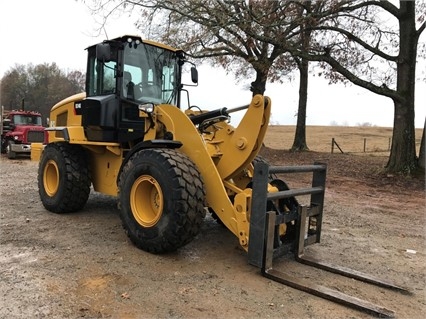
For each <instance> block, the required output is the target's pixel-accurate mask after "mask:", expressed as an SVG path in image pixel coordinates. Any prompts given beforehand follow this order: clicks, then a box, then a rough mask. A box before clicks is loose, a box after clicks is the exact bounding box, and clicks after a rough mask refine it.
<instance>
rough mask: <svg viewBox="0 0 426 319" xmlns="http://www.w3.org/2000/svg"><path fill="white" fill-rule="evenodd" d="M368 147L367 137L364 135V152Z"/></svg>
mask: <svg viewBox="0 0 426 319" xmlns="http://www.w3.org/2000/svg"><path fill="white" fill-rule="evenodd" d="M366 148H367V139H366V138H365V137H364V153H365V149H366Z"/></svg>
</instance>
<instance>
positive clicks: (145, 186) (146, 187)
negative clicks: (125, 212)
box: [130, 175, 163, 227]
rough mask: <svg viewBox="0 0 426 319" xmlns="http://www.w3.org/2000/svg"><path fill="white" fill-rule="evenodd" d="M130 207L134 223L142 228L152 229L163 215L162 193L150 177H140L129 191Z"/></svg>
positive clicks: (158, 185) (157, 184)
mask: <svg viewBox="0 0 426 319" xmlns="http://www.w3.org/2000/svg"><path fill="white" fill-rule="evenodd" d="M130 206H131V209H132V213H133V216H134V217H135V219H136V221H137V222H138V223H139V224H140V225H142V226H144V227H152V226H154V225H155V224H156V223H157V222H158V221H159V220H160V217H161V215H162V213H163V192H162V191H161V187H160V184H159V183H158V182H157V181H156V180H155V178H153V177H152V176H147V175H142V176H140V177H139V178H138V179H137V180H136V181H135V182H134V184H133V186H132V189H131V191H130Z"/></svg>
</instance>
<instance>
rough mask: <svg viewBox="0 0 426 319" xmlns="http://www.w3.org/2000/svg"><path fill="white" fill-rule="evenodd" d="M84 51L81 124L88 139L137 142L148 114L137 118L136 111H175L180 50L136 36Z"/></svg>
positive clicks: (179, 86) (117, 39)
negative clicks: (163, 107)
mask: <svg viewBox="0 0 426 319" xmlns="http://www.w3.org/2000/svg"><path fill="white" fill-rule="evenodd" d="M87 50H88V64H87V73H86V74H87V75H86V99H85V100H83V102H82V121H83V126H84V129H85V134H86V137H87V139H88V140H90V141H99V142H130V141H135V142H138V141H141V140H143V136H144V131H145V117H146V116H148V114H147V115H146V116H145V117H144V116H142V117H141V116H140V115H141V114H140V112H144V111H145V110H149V109H150V110H152V109H153V108H154V105H158V104H171V105H176V106H177V107H180V105H179V103H180V91H181V89H182V85H181V73H182V71H181V67H182V65H183V63H184V62H185V61H184V54H183V52H182V51H181V50H176V49H173V48H171V47H169V46H166V45H162V44H159V43H155V42H152V41H143V40H142V39H141V38H140V37H135V36H123V37H120V38H116V39H113V40H107V41H104V42H103V43H100V44H97V45H94V46H91V47H89V48H88V49H87ZM192 72H193V71H192ZM195 74H196V70H195ZM196 77H197V76H196V75H195V77H193V79H195V80H197V79H196Z"/></svg>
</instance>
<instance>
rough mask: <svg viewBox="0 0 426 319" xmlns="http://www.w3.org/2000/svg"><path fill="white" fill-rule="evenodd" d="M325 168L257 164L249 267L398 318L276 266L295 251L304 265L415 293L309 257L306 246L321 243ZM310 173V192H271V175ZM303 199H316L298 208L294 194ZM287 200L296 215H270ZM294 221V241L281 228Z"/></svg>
mask: <svg viewBox="0 0 426 319" xmlns="http://www.w3.org/2000/svg"><path fill="white" fill-rule="evenodd" d="M326 170H327V166H326V165H325V164H320V163H314V165H306V166H269V165H268V164H267V163H256V165H255V170H254V177H253V197H252V198H253V199H252V209H251V216H250V234H249V248H248V259H249V263H250V264H251V265H254V266H256V267H259V268H261V272H262V275H263V276H265V277H267V278H269V279H271V280H274V281H277V282H280V283H282V284H285V285H288V286H290V287H292V288H295V289H299V290H302V291H305V292H308V293H310V294H313V295H316V296H319V297H322V298H325V299H328V300H331V301H334V302H337V303H340V304H343V305H345V306H348V307H352V308H355V309H358V310H361V311H365V312H367V313H369V314H372V315H375V316H378V317H382V318H394V317H395V313H394V312H393V311H392V310H389V309H386V308H384V307H381V306H378V305H375V304H373V303H370V302H368V301H365V300H362V299H359V298H356V297H353V296H350V295H347V294H344V293H342V292H340V291H337V290H333V289H330V288H328V287H324V286H320V285H317V284H314V283H312V282H310V281H307V280H304V279H300V278H295V277H294V276H291V275H288V274H286V273H284V272H281V271H278V270H276V269H274V268H273V265H272V264H273V260H274V259H276V258H278V257H281V256H289V255H290V256H291V254H289V253H290V252H292V253H294V259H295V260H296V261H298V262H300V263H303V264H306V265H309V266H313V267H316V268H320V269H323V270H326V271H329V272H333V273H336V274H340V275H342V276H346V277H349V278H353V279H357V280H360V281H364V282H367V283H370V284H374V285H377V286H381V287H385V288H389V289H393V290H397V291H399V292H402V293H406V294H409V293H410V292H409V291H408V290H407V289H406V288H403V287H400V286H397V285H395V284H393V283H389V282H386V281H383V280H381V279H379V278H376V277H374V276H371V275H368V274H364V273H362V272H359V271H356V270H353V269H349V268H345V267H341V266H336V265H332V264H329V263H326V262H322V261H318V260H316V259H314V258H312V257H309V256H306V255H305V247H306V246H308V245H311V244H314V243H319V242H320V237H321V224H322V215H323V204H324V193H325V179H326ZM306 172H308V173H309V172H312V173H313V178H312V187H311V188H302V189H293V190H279V191H278V192H272V193H268V192H267V188H268V183H269V180H270V176H271V175H270V174H274V173H306ZM301 195H310V196H311V198H310V205H309V206H306V205H299V204H298V203H297V201H296V200H295V199H294V197H295V196H301ZM285 198H293V202H296V203H297V207H296V209H295V211H294V210H293V211H285V212H282V211H280V210H279V209H278V210H274V211H267V210H268V208H270V207H271V205H268V202H269V203H270V202H271V201H278V200H280V199H285ZM275 207H276V206H275ZM265 212H266V214H265ZM290 222H292V223H294V224H295V225H296V234H295V236H293V237H292V238H291V240H281V239H280V234H279V232H278V231H277V229H279V226H280V225H281V224H286V225H288V224H289V223H290Z"/></svg>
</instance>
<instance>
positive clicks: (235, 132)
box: [207, 95, 271, 180]
mask: <svg viewBox="0 0 426 319" xmlns="http://www.w3.org/2000/svg"><path fill="white" fill-rule="evenodd" d="M270 114H271V100H270V99H269V97H263V96H262V95H255V96H254V97H253V99H252V101H251V103H250V105H249V107H248V109H247V111H246V113H245V114H244V117H243V118H242V120H241V121H240V124H239V125H238V126H237V127H236V128H234V127H232V126H231V125H227V126H226V128H224V129H221V130H218V131H217V132H216V133H215V134H214V137H213V138H212V139H211V140H210V141H209V140H207V143H211V144H215V145H217V146H218V147H219V148H220V151H221V153H222V155H221V156H220V159H219V161H218V163H217V165H216V167H217V170H218V172H219V174H220V176H221V178H222V180H228V179H231V178H233V177H234V176H235V175H237V174H238V173H240V172H241V170H244V169H245V168H247V167H248V166H249V165H250V164H251V163H252V162H253V159H254V158H255V157H256V155H257V154H258V153H259V151H260V148H261V146H262V143H263V140H264V138H265V134H266V130H267V128H268V123H269V117H270Z"/></svg>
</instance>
